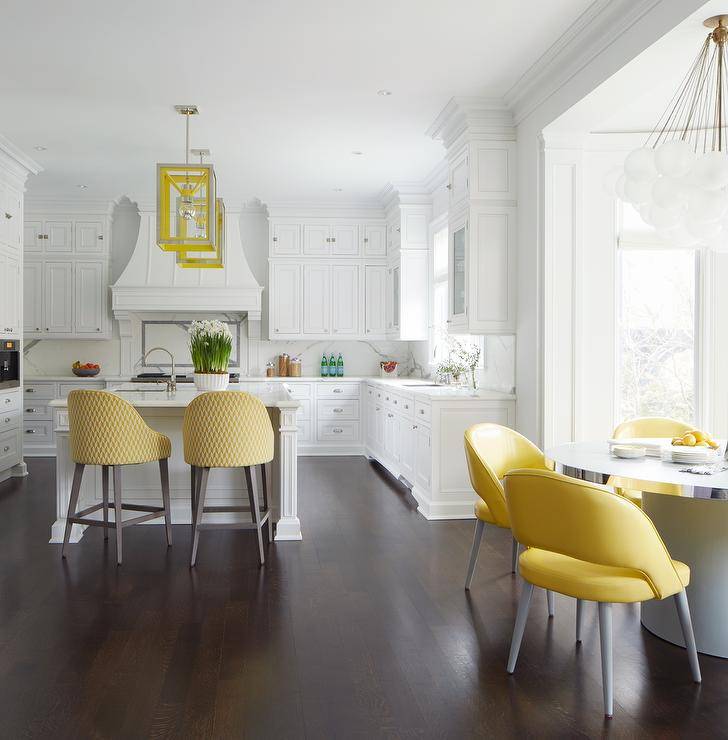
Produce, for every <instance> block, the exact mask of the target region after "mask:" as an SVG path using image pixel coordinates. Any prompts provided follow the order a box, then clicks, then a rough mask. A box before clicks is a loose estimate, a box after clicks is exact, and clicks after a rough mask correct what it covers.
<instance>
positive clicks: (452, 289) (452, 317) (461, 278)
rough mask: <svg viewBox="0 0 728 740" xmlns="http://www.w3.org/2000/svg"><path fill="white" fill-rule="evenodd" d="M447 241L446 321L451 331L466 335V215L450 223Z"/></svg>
mask: <svg viewBox="0 0 728 740" xmlns="http://www.w3.org/2000/svg"><path fill="white" fill-rule="evenodd" d="M448 239H449V242H448V258H447V269H448V276H447V277H448V279H447V287H448V320H449V323H450V329H451V330H452V331H454V332H455V331H461V332H462V333H467V326H466V324H467V315H466V314H467V301H466V290H467V273H466V255H465V253H466V249H467V242H468V219H467V216H466V215H464V214H463V215H462V216H460V217H459V218H457V219H456V220H455V221H453V222H452V223H451V225H450V233H449V234H448Z"/></svg>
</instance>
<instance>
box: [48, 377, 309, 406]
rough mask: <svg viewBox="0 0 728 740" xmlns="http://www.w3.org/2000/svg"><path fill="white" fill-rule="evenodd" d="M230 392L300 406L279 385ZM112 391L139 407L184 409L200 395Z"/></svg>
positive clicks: (128, 386) (123, 386) (153, 389)
mask: <svg viewBox="0 0 728 740" xmlns="http://www.w3.org/2000/svg"><path fill="white" fill-rule="evenodd" d="M229 390H231V391H242V392H245V393H250V394H251V395H252V396H255V397H256V398H259V399H260V400H261V401H262V402H263V403H264V404H265V405H266V406H267V407H269V408H272V407H276V408H298V406H300V403H299V402H298V401H297V400H296V399H295V398H291V394H290V393H289V392H288V391H287V390H286V389H285V388H284V387H283V386H282V385H281V384H280V383H265V384H264V385H262V386H261V384H260V383H235V384H232V385H231V386H230V388H229ZM110 391H111V392H112V393H115V394H116V395H118V396H119V397H120V398H123V399H124V400H125V401H128V402H129V403H130V404H131V405H132V406H135V407H136V408H185V407H186V406H188V405H189V404H190V402H191V401H192V399H193V398H195V397H196V396H198V395H200V391H198V390H197V389H196V388H195V387H194V385H192V384H190V385H184V386H179V385H178V386H177V391H176V392H175V393H168V392H167V390H166V388H164V387H160V385H159V384H158V383H120V384H119V385H118V386H116V387H114V388H111V389H110ZM48 405H49V406H53V407H55V408H65V407H66V406H67V405H68V400H67V399H65V398H57V399H55V400H53V401H51V402H50V403H49V404H48Z"/></svg>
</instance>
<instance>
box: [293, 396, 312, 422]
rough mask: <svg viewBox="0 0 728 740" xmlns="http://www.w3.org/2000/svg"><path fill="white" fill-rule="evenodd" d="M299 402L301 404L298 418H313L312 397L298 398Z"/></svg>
mask: <svg viewBox="0 0 728 740" xmlns="http://www.w3.org/2000/svg"><path fill="white" fill-rule="evenodd" d="M298 401H299V403H300V404H301V405H300V406H299V407H298V414H297V415H296V419H297V420H299V421H300V420H301V419H310V418H311V399H310V398H300V399H298Z"/></svg>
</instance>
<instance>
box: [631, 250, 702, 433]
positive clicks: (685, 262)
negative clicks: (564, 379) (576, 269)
mask: <svg viewBox="0 0 728 740" xmlns="http://www.w3.org/2000/svg"><path fill="white" fill-rule="evenodd" d="M618 269H619V289H618V311H619V315H618V340H617V341H618V367H617V378H618V389H617V404H616V405H617V413H618V418H617V420H616V421H617V422H620V421H623V420H625V419H631V418H635V417H638V416H665V417H670V418H673V419H679V420H681V421H685V422H687V423H693V424H694V423H696V421H697V419H696V378H697V370H696V343H695V336H696V332H695V326H696V314H697V311H696V306H697V291H696V285H697V276H698V255H697V253H696V251H695V250H692V249H666V248H660V247H654V246H653V247H648V246H645V245H644V244H640V245H639V246H636V245H635V246H631V245H629V244H627V245H624V244H623V243H621V242H620V249H619V264H618Z"/></svg>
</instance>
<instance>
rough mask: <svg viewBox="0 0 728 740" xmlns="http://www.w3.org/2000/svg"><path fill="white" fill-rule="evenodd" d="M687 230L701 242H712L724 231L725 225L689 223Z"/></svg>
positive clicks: (712, 222) (713, 222)
mask: <svg viewBox="0 0 728 740" xmlns="http://www.w3.org/2000/svg"><path fill="white" fill-rule="evenodd" d="M685 230H686V231H687V232H688V234H690V235H691V236H694V237H695V238H696V239H699V240H700V241H711V240H713V239H715V238H716V237H717V236H718V235H719V234H720V232H721V231H722V230H723V224H721V223H720V221H710V222H705V221H687V222H686V223H685Z"/></svg>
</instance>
